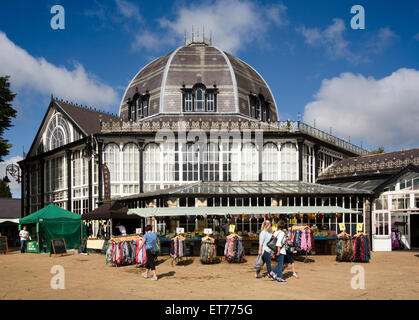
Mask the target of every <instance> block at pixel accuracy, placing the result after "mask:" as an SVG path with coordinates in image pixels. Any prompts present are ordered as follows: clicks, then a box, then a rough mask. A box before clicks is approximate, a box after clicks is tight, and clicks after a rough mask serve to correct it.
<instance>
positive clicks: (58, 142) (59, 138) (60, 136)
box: [50, 127, 66, 150]
mask: <svg viewBox="0 0 419 320" xmlns="http://www.w3.org/2000/svg"><path fill="white" fill-rule="evenodd" d="M64 144H66V136H65V133H64V131H63V129H61V128H59V127H56V128H55V129H54V131H52V134H51V143H50V147H51V148H50V149H51V150H53V149H56V148H58V147H61V146H62V145H64Z"/></svg>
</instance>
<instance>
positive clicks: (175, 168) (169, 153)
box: [161, 141, 179, 182]
mask: <svg viewBox="0 0 419 320" xmlns="http://www.w3.org/2000/svg"><path fill="white" fill-rule="evenodd" d="M161 148H162V159H163V161H162V163H163V181H164V182H174V181H179V153H178V144H177V143H174V142H169V141H166V142H164V143H162V144H161Z"/></svg>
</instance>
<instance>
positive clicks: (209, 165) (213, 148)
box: [203, 142, 220, 181]
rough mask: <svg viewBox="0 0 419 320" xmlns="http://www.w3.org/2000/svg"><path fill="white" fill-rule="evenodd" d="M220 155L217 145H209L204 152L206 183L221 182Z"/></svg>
mask: <svg viewBox="0 0 419 320" xmlns="http://www.w3.org/2000/svg"><path fill="white" fill-rule="evenodd" d="M219 155H220V153H219V150H218V144H217V143H212V142H211V143H208V144H207V145H206V148H205V150H204V155H203V156H204V181H219V180H220V157H219Z"/></svg>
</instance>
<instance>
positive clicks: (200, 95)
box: [195, 88, 205, 111]
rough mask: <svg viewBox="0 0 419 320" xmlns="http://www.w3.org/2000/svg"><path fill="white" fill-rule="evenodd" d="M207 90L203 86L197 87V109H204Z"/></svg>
mask: <svg viewBox="0 0 419 320" xmlns="http://www.w3.org/2000/svg"><path fill="white" fill-rule="evenodd" d="M204 105H205V91H204V89H202V88H196V89H195V111H204Z"/></svg>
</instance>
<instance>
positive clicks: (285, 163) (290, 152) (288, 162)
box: [281, 142, 298, 180]
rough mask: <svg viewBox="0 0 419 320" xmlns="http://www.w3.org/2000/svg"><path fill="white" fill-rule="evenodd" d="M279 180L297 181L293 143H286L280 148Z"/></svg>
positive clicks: (295, 148) (295, 152)
mask: <svg viewBox="0 0 419 320" xmlns="http://www.w3.org/2000/svg"><path fill="white" fill-rule="evenodd" d="M281 180H298V177H297V147H296V145H295V143H291V142H288V143H284V144H283V145H282V146H281Z"/></svg>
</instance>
